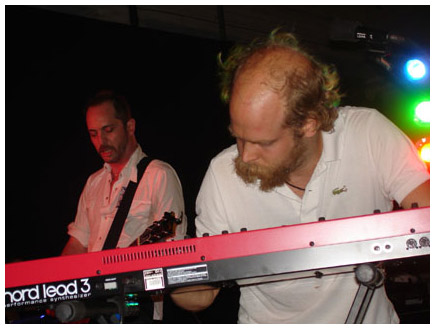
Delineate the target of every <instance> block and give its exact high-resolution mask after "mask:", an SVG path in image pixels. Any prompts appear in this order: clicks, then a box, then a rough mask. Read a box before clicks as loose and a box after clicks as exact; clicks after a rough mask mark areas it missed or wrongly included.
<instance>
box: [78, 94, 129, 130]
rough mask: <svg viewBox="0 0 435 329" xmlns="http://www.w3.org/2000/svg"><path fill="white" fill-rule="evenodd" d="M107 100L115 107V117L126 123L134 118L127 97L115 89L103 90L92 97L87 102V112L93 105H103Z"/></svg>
mask: <svg viewBox="0 0 435 329" xmlns="http://www.w3.org/2000/svg"><path fill="white" fill-rule="evenodd" d="M105 102H111V103H112V105H113V107H114V108H115V117H116V118H117V119H119V120H121V121H122V123H123V124H124V125H126V124H127V122H128V120H130V119H131V118H132V116H131V109H130V105H129V104H128V102H127V99H126V98H125V97H124V96H123V95H120V94H118V93H116V92H115V91H113V90H101V91H99V92H97V93H96V94H95V95H94V96H93V97H91V98H90V99H89V100H88V102H87V103H86V107H85V114H86V112H87V111H88V109H89V108H90V107H91V106H96V105H101V104H103V103H105Z"/></svg>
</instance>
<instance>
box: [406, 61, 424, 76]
mask: <svg viewBox="0 0 435 329" xmlns="http://www.w3.org/2000/svg"><path fill="white" fill-rule="evenodd" d="M404 70H405V76H406V77H407V78H408V80H411V81H418V80H421V79H423V78H424V77H425V76H426V65H425V64H424V63H423V62H422V61H421V60H419V59H409V60H407V61H406V63H405V65H404Z"/></svg>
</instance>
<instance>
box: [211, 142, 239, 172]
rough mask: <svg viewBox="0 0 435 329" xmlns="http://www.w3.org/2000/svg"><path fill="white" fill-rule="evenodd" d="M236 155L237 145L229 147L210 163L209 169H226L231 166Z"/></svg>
mask: <svg viewBox="0 0 435 329" xmlns="http://www.w3.org/2000/svg"><path fill="white" fill-rule="evenodd" d="M237 155H238V151H237V145H236V144H234V145H231V146H229V147H227V148H226V149H224V150H222V151H221V152H220V153H219V154H217V155H216V156H215V157H214V158H213V159H212V160H211V161H210V167H211V168H216V169H217V168H221V167H223V168H228V167H229V165H232V164H233V160H234V159H235V157H236V156H237Z"/></svg>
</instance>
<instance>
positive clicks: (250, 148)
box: [239, 142, 258, 163]
mask: <svg viewBox="0 0 435 329" xmlns="http://www.w3.org/2000/svg"><path fill="white" fill-rule="evenodd" d="M239 152H240V157H241V158H242V161H243V162H245V163H249V162H253V161H255V160H257V159H258V150H257V145H255V144H254V143H250V142H243V143H242V145H241V147H240V148H239Z"/></svg>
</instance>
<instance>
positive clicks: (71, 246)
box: [61, 237, 88, 256]
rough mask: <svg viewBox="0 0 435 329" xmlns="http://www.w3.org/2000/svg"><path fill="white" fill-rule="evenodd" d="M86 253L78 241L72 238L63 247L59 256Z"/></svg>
mask: <svg viewBox="0 0 435 329" xmlns="http://www.w3.org/2000/svg"><path fill="white" fill-rule="evenodd" d="M87 251H88V249H87V248H86V247H84V246H83V245H82V244H81V243H80V241H79V240H77V239H76V238H74V237H70V238H69V240H68V242H67V243H66V245H65V247H64V248H63V250H62V253H61V256H65V255H74V254H84V253H86V252H87Z"/></svg>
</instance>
